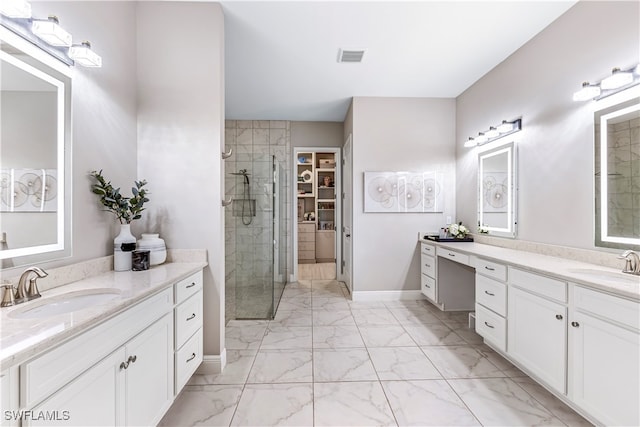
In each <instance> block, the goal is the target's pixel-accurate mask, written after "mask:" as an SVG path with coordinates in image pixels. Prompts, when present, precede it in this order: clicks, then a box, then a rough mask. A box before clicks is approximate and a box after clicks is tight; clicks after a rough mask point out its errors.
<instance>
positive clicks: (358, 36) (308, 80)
mask: <svg viewBox="0 0 640 427" xmlns="http://www.w3.org/2000/svg"><path fill="white" fill-rule="evenodd" d="M575 3H576V1H575V0H571V1H535V0H534V1H495V2H488V1H466V2H462V1H414V2H395V1H378V2H357V1H356V2H342V1H325V2H310V1H289V2H275V1H258V2H245V1H223V2H222V7H223V10H224V14H225V81H226V83H225V84H226V95H225V96H226V117H227V118H228V119H262V120H310V121H343V120H344V118H345V115H346V112H347V109H348V107H349V103H350V100H351V97H353V96H385V97H445V98H450V97H456V96H458V95H460V94H461V93H462V92H464V90H465V89H467V88H468V87H469V86H471V85H472V84H473V83H474V82H476V81H477V80H478V79H480V78H481V77H482V76H483V75H485V74H486V73H487V72H489V71H490V70H491V69H492V68H494V67H495V66H496V65H498V64H499V63H500V62H502V61H503V60H505V59H506V58H507V57H508V56H509V55H511V54H512V53H513V52H515V51H516V50H517V49H518V48H520V47H521V46H522V45H523V44H525V43H526V42H527V41H528V40H530V39H531V38H532V37H533V36H535V35H536V34H538V33H539V32H540V31H542V29H544V28H545V27H546V26H547V25H549V24H550V23H551V22H552V21H554V20H555V19H556V18H558V17H559V16H560V15H561V14H563V13H564V12H565V11H566V10H567V9H569V8H570V7H571V6H572V5H573V4H575ZM339 48H347V49H348V48H366V49H367V51H366V53H365V56H364V61H363V62H362V63H360V64H346V63H338V62H337V57H338V49H339Z"/></svg>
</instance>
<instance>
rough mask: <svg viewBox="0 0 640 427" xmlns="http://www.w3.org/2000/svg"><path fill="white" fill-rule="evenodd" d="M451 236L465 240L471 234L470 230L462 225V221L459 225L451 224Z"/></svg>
mask: <svg viewBox="0 0 640 427" xmlns="http://www.w3.org/2000/svg"><path fill="white" fill-rule="evenodd" d="M449 234H451V236H453V237H455V238H456V239H464V238H465V237H467V234H469V229H468V228H467V227H465V226H464V225H462V221H460V222H459V223H457V224H451V225H450V226H449Z"/></svg>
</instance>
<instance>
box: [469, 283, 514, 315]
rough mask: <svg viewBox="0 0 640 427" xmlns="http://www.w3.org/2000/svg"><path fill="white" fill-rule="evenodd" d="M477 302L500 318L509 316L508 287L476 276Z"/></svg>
mask: <svg viewBox="0 0 640 427" xmlns="http://www.w3.org/2000/svg"><path fill="white" fill-rule="evenodd" d="M476 302H478V303H479V304H482V305H483V306H485V307H487V308H488V309H490V310H493V311H495V312H496V313H498V314H499V315H500V316H506V315H507V285H505V284H504V283H501V282H498V281H496V280H493V279H490V278H488V277H484V276H482V275H480V274H476Z"/></svg>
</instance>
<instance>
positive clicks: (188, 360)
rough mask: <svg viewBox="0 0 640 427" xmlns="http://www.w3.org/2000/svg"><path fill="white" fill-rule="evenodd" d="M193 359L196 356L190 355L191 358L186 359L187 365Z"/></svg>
mask: <svg viewBox="0 0 640 427" xmlns="http://www.w3.org/2000/svg"><path fill="white" fill-rule="evenodd" d="M195 358H196V354H195V353H191V357H190V358H188V359H187V363H189V362H191V361H192V360H193V359H195Z"/></svg>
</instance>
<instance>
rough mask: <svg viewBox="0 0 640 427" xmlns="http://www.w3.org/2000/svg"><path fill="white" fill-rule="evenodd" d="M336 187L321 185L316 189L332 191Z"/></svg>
mask: <svg viewBox="0 0 640 427" xmlns="http://www.w3.org/2000/svg"><path fill="white" fill-rule="evenodd" d="M335 188H336V187H335V186H334V187H325V186H324V185H321V186H319V187H318V190H334V189H335Z"/></svg>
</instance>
